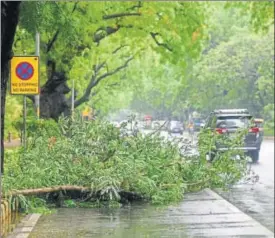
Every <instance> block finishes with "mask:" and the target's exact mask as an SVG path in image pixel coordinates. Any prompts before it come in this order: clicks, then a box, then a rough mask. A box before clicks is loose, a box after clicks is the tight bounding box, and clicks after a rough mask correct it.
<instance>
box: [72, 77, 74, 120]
mask: <svg viewBox="0 0 275 238" xmlns="http://www.w3.org/2000/svg"><path fill="white" fill-rule="evenodd" d="M73 116H74V79H73V86H72V118H73Z"/></svg>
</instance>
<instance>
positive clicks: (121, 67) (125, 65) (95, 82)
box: [93, 56, 134, 87]
mask: <svg viewBox="0 0 275 238" xmlns="http://www.w3.org/2000/svg"><path fill="white" fill-rule="evenodd" d="M133 59H134V57H133V56H132V57H130V58H128V59H127V60H126V61H125V63H124V64H123V65H121V66H119V67H117V68H116V69H114V70H113V71H110V72H107V73H105V74H103V75H101V76H100V77H98V78H97V79H96V80H95V81H94V83H93V87H95V86H96V85H97V84H98V83H99V82H100V81H101V80H102V79H104V78H106V77H109V76H111V75H113V74H115V73H117V72H118V71H120V70H122V69H124V68H126V67H127V66H128V64H129V62H130V61H131V60H133Z"/></svg>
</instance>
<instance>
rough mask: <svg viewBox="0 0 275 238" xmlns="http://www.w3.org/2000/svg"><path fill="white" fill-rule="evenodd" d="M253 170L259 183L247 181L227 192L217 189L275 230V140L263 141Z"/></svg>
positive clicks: (237, 205)
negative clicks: (257, 161) (258, 158)
mask: <svg viewBox="0 0 275 238" xmlns="http://www.w3.org/2000/svg"><path fill="white" fill-rule="evenodd" d="M252 170H253V171H254V173H255V176H258V178H259V181H258V182H257V183H255V184H254V183H253V182H252V181H247V183H241V184H239V185H236V186H234V187H233V188H231V189H230V190H229V191H227V192H225V191H221V190H216V191H217V192H218V193H219V194H220V195H221V196H223V197H224V198H225V199H227V200H228V201H230V202H231V203H233V204H234V205H235V206H236V207H238V208H239V209H241V210H242V211H243V212H245V213H246V214H249V215H250V216H251V217H253V218H254V219H256V220H257V221H259V222H260V223H261V224H263V225H264V226H266V227H267V228H269V229H270V230H271V231H273V232H274V141H272V140H265V141H264V142H263V144H262V148H261V151H260V160H259V163H258V164H255V165H252Z"/></svg>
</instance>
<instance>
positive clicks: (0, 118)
mask: <svg viewBox="0 0 275 238" xmlns="http://www.w3.org/2000/svg"><path fill="white" fill-rule="evenodd" d="M1 80H2V75H1V79H0V82H1ZM0 85H2V84H1V83H0ZM1 98H2V87H1V86H0V141H1V139H2V133H1V132H2V128H1V126H2V100H1ZM3 149H4V148H2V143H1V144H0V206H1V204H2V166H1V165H2V150H3ZM0 217H1V218H2V209H0ZM2 229H3V227H2V222H0V231H2ZM0 235H1V234H0Z"/></svg>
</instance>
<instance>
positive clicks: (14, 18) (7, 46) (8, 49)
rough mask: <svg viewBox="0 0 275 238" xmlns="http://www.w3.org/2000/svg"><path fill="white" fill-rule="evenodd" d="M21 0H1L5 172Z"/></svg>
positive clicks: (2, 154) (2, 139)
mask: <svg viewBox="0 0 275 238" xmlns="http://www.w3.org/2000/svg"><path fill="white" fill-rule="evenodd" d="M20 3H21V1H9V2H8V1H1V148H2V149H1V171H2V173H3V172H4V123H5V122H4V117H5V103H6V92H7V85H8V79H9V61H10V59H11V58H12V55H13V53H12V45H13V41H14V36H15V31H16V27H17V24H18V18H19V11H20V10H19V8H20Z"/></svg>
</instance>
